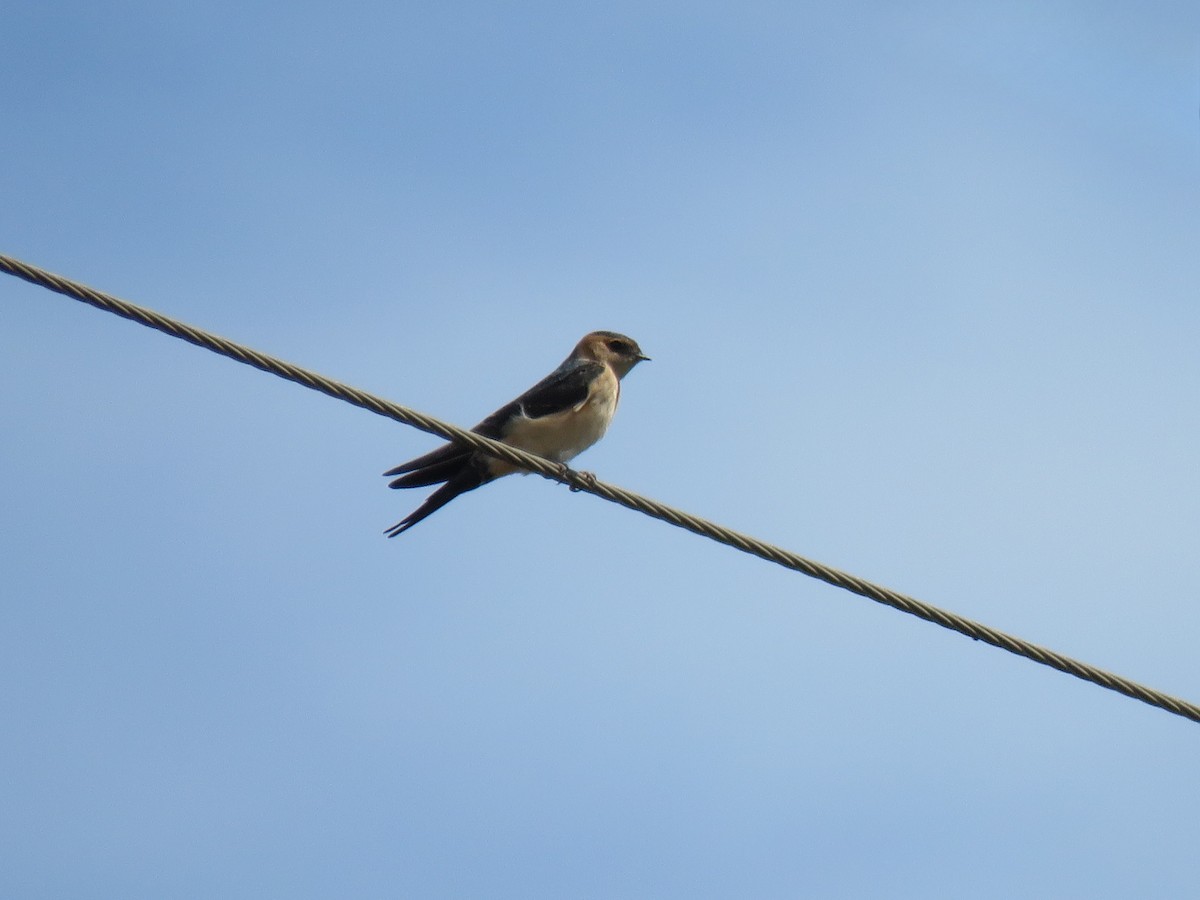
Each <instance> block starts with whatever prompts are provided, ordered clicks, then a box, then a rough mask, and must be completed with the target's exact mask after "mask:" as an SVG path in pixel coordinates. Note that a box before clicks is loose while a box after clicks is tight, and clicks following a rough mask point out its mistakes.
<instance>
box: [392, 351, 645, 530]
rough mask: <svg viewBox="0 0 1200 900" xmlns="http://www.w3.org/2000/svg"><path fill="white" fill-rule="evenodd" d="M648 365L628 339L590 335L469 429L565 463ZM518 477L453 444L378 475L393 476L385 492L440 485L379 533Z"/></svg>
mask: <svg viewBox="0 0 1200 900" xmlns="http://www.w3.org/2000/svg"><path fill="white" fill-rule="evenodd" d="M649 358H650V357H648V356H644V355H643V354H642V348H641V347H639V346H638V345H637V341H635V340H633V339H632V338H628V337H625V335H623V334H617V333H616V332H615V331H593V332H592V333H591V334H588V335H585V336H584V338H583V339H582V340H581V341H580V342H579V343H578V344H576V345H575V349H574V350H572V351H571V355H570V356H568V357H567V358H566V359H565V360H563V363H562V365H560V366H559V367H558V368H557V369H555V370H554V371H553V372H551V373H550V374H549V375H547V376H546V377H545V378H543V379H542V380H541V381H539V382H538V383H537V384H535V385H534V386H533V387H531V388H530V389H529V390H527V391H526V392H525V393H523V394H522V395H521V396H520V397H518V398H517V399H516V400H513V401H512V402H511V403H509V404H507V405H505V406H502V407H500V408H499V409H498V410H496V411H495V412H494V413H492V414H491V415H490V416H488V417H487V418H486V419H484V420H483V421H482V422H480V423H479V424H478V425H476V426H475V427H474V428H472V429H471V430H472V431H474V432H476V433H478V434H482V435H484V436H485V437H490V438H494V439H495V440H498V441H503V442H504V443H506V444H511V445H512V446H514V447H519V448H520V449H522V450H527V451H529V452H530V453H534V454H537V455H538V456H541V457H544V458H545V459H549V460H552V461H553V462H559V463H564V464H565V463H567V462H569V461H570V460H572V459H574V458H575V457H576V456H578V455H579V454H580V453H582V452H583V451H584V450H586V449H587V448H588V447H590V446H592V444H594V443H596V441H598V440H600V438H602V437H603V436H604V432H605V431H606V430H607V429H608V423H609V422H611V421H612V417H613V413H615V412H616V410H617V401H618V400H619V399H620V396H621V379H622V378H624V377H625V376H626V375H628V374H629V370H630V369H632V368H633V367H634V366H636V365H637V364H638V363H640V362H645V361H646V360H648V359H649ZM517 471H520V468H519V467H518V466H515V465H513V464H512V463H510V462H505V461H504V460H501V459H497V458H496V457H494V456H489V455H488V454H486V453H480V452H479V451H477V450H472V449H470V448H469V447H463V446H461V445H459V444H454V443H451V444H447V445H446V446H445V447H439V448H438V449H437V450H434V451H433V452H432V453H426V454H425V455H424V456H418V457H417V458H416V459H414V460H410V461H409V462H406V463H404V464H403V465H399V466H396V468H394V469H388V471H386V472H384V473H383V474H384V475H385V476H388V477H391V476H394V475H399V476H400V477H399V478H397V479H396V480H395V481H393V482H391V483H390V484H389V485H388V487H393V488H415V487H429V486H430V485H433V484H441V485H442V486H441V487H440V488H438V489H437V490H436V491H434V492H433V493H432V494H430V495H429V497H428V498H426V500H425V502H424V503H422V504H421V505H420V506H419V507H417V509H416V510H414V511H413V512H412V513H410V514H409V515H407V516H406V517H405V518H403V519H401V520H400V521H399V522H397V523H396V524H395V525H393V526H392V527H391V528H389V529H387V531H385V532H384V534H386V535H387V536H388V537H395V536H396V535H398V534H402V533H403V532H405V531H407V530H408V529H410V528H412V527H413V526H414V525H416V524H417V523H418V522H420V521H421V520H422V519H424V518H425V517H426V516H428V515H430V514H431V513H434V512H436V511H437V510H439V509H441V508H442V507H443V506H445V505H446V504H447V503H449V502H450V501H451V500H453V499H454V498H455V497H457V496H458V495H459V494H463V493H466V492H467V491H472V490H474V489H475V488H477V487H479V486H480V485H484V484H487V483H488V482H489V481H495V480H496V479H497V478H500V477H501V476H504V475H508V474H510V473H512V472H517Z"/></svg>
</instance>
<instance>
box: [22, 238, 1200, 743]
mask: <svg viewBox="0 0 1200 900" xmlns="http://www.w3.org/2000/svg"><path fill="white" fill-rule="evenodd" d="M0 270H3V271H5V272H7V273H8V274H10V275H15V276H16V277H18V278H22V279H24V280H25V281H28V282H30V283H32V284H36V285H40V286H41V287H44V288H48V289H49V290H52V291H56V292H57V293H60V294H65V295H66V296H68V297H72V298H74V299H76V300H80V301H82V302H84V303H88V304H90V305H92V306H95V307H97V308H99V309H103V310H106V311H108V312H111V313H116V314H117V315H118V316H122V317H124V318H126V319H132V320H133V321H135V322H139V323H141V324H142V325H145V326H147V327H149V328H154V329H157V330H158V331H162V332H165V333H166V334H169V335H172V336H174V337H178V338H182V339H183V340H185V341H188V342H189V343H192V344H195V345H197V346H199V347H204V348H206V349H208V350H211V351H213V352H214V353H219V354H221V355H222V356H227V357H229V358H230V359H235V360H237V361H238V362H242V363H245V364H247V365H250V366H254V367H255V368H256V369H261V370H262V371H264V372H270V373H272V374H274V375H278V376H279V377H280V378H286V379H287V380H288V381H294V382H296V383H297V384H302V385H304V386H305V387H308V388H311V389H313V390H314V391H320V392H321V393H323V394H328V395H329V396H330V397H336V398H337V399H339V400H344V401H346V402H347V403H352V404H353V405H355V406H360V407H362V408H363V409H367V410H370V411H371V412H373V413H376V414H378V415H381V416H386V417H387V418H389V419H395V420H396V421H397V422H403V423H404V424H406V425H411V426H413V427H414V428H419V429H420V430H421V431H425V432H428V433H430V434H436V435H438V436H439V437H443V438H445V439H447V440H450V441H456V442H458V443H461V444H464V445H466V446H469V447H471V448H472V449H475V450H480V451H482V452H484V453H489V454H491V455H493V456H497V457H499V458H501V459H503V460H505V461H507V462H511V463H514V464H515V465H517V466H520V467H522V468H524V469H527V470H529V471H530V472H536V473H537V474H538V475H542V476H544V477H546V478H550V479H552V480H554V481H559V482H562V483H563V484H567V485H570V486H571V488H572V489H573V490H577V491H586V492H587V493H589V494H595V495H596V496H597V497H603V498H604V499H605V500H610V501H612V502H613V503H618V504H620V505H621V506H624V507H627V508H629V509H633V510H637V511H638V512H640V513H645V514H646V515H648V516H652V517H653V518H656V519H661V520H662V521H664V522H670V523H671V524H672V525H676V526H678V527H679V528H684V529H686V530H688V531H690V532H692V533H694V534H698V535H702V536H703V537H706V538H710V539H712V540H714V541H717V542H719V543H722V544H726V545H728V546H730V547H734V548H736V549H738V550H741V551H742V552H744V553H749V554H751V555H753V556H757V557H759V558H760V559H765V560H767V561H769V562H773V563H777V564H778V565H781V566H783V567H785V568H788V569H793V570H795V571H797V572H803V573H804V574H805V575H809V576H811V577H813V578H817V579H820V580H821V581H824V582H826V583H828V584H831V585H833V586H834V587H839V588H842V589H843V590H847V591H850V592H851V593H854V594H858V595H860V596H862V597H867V598H868V599H871V600H874V601H875V602H877V603H882V604H884V605H885V606H890V607H892V608H894V609H898V610H901V611H902V612H906V613H909V614H910V615H914V616H917V617H918V618H921V619H925V620H926V621H928V622H933V623H935V624H937V625H941V626H942V627H943V628H948V629H950V630H951V631H956V632H958V633H959V634H964V635H966V636H967V637H969V638H971V639H972V640H976V641H983V642H984V643H987V644H991V645H992V646H994V647H999V648H1000V649H1002V650H1007V651H1008V652H1009V653H1013V654H1016V655H1017V656H1021V657H1024V658H1025V659H1030V660H1033V661H1034V662H1036V663H1041V664H1042V665H1044V666H1050V667H1051V668H1053V669H1057V670H1058V671H1060V672H1066V673H1067V674H1068V675H1074V676H1075V677H1076V678H1080V679H1083V680H1084V681H1089V682H1091V683H1092V684H1097V685H1099V686H1100V687H1103V688H1107V689H1108V690H1110V691H1116V692H1117V693H1119V694H1124V695H1125V696H1127V697H1132V698H1133V699H1135V700H1141V701H1142V702H1143V703H1148V704H1150V705H1151V706H1155V707H1158V708H1159V709H1163V710H1166V711H1167V712H1170V713H1174V714H1175V715H1177V716H1183V717H1184V718H1187V719H1191V720H1192V721H1194V722H1200V706H1197V705H1196V704H1194V703H1190V702H1188V701H1186V700H1182V699H1180V698H1178V697H1172V696H1171V695H1170V694H1165V693H1163V692H1162V691H1157V690H1155V689H1153V688H1149V687H1146V686H1145V685H1141V684H1138V683H1137V682H1135V681H1130V680H1129V679H1128V678H1124V677H1122V676H1120V675H1114V674H1113V673H1111V672H1107V671H1105V670H1103V669H1100V668H1097V667H1096V666H1093V665H1089V664H1088V663H1085V662H1080V661H1079V660H1076V659H1072V658H1071V657H1069V656H1064V655H1063V654H1061V653H1057V652H1055V651H1054V650H1050V649H1048V648H1046V647H1041V646H1038V645H1037V644H1033V643H1030V642H1029V641H1026V640H1023V639H1021V638H1019V637H1014V636H1013V635H1010V634H1006V633H1005V632H1003V631H998V630H997V629H995V628H990V627H988V626H987V625H983V624H981V623H979V622H975V621H973V620H971V619H968V618H965V617H964V616H960V615H958V614H957V613H952V612H949V611H947V610H944V609H939V608H938V607H936V606H932V605H930V604H928V603H925V602H923V601H921V600H917V599H915V598H913V597H909V596H906V595H905V594H901V593H898V592H896V591H893V590H890V589H888V588H885V587H880V586H879V585H877V584H873V583H871V582H869V581H865V580H863V579H861V578H857V577H855V576H853V575H849V574H847V573H845V572H841V571H839V570H837V569H834V568H831V567H829V566H826V565H823V564H821V563H819V562H814V561H813V560H810V559H806V558H805V557H803V556H800V555H799V554H796V553H792V552H791V551H789V550H784V549H783V548H781V547H776V546H774V545H773V544H768V543H766V542H764V541H760V540H758V539H757V538H753V537H750V536H748V535H745V534H740V533H738V532H736V531H732V530H730V529H728V528H725V527H723V526H721V525H717V524H716V523H714V522H710V521H708V520H707V519H702V518H700V517H699V516H693V515H691V514H689V513H686V512H683V511H681V510H678V509H674V508H673V507H670V506H667V505H665V504H663V503H659V502H658V501H656V500H651V499H649V498H648V497H643V496H641V495H639V494H635V493H633V492H631V491H627V490H625V489H623V488H620V487H617V486H616V485H612V484H606V483H605V482H603V481H599V480H598V479H596V478H594V477H593V476H591V475H588V474H586V473H582V472H577V471H575V470H574V469H570V468H568V467H567V466H564V465H560V464H558V463H553V462H550V461H548V460H545V459H542V458H541V457H538V456H534V455H532V454H530V453H526V452H524V451H523V450H518V449H517V448H515V447H510V446H508V445H507V444H503V443H500V442H499V441H493V440H491V439H490V438H486V437H483V436H482V435H478V434H475V433H474V432H472V431H466V430H465V429H462V428H458V427H457V426H454V425H451V424H449V423H447V422H442V421H440V420H438V419H435V418H433V417H432V416H427V415H425V414H423V413H420V412H417V411H416V410H413V409H409V408H408V407H406V406H401V405H400V404H398V403H393V402H391V401H390V400H384V399H383V398H381V397H376V396H374V395H373V394H368V393H367V392H366V391H360V390H359V389H357V388H354V387H350V386H349V385H345V384H341V383H340V382H337V381H333V380H332V379H329V378H326V377H324V376H323V375H318V374H317V373H315V372H310V371H308V370H307V369H303V368H301V367H300V366H296V365H293V364H292V363H289V362H285V361H283V360H281V359H276V358H275V357H273V356H268V355H267V354H265V353H259V352H258V351H257V350H252V349H250V348H249V347H244V346H242V345H241V344H238V343H235V342H234V341H231V340H228V339H226V338H223V337H219V336H217V335H215V334H211V333H209V332H207V331H204V330H202V329H200V328H196V327H194V326H191V325H186V324H184V323H183V322H180V321H178V320H176V319H172V318H171V317H169V316H165V315H163V314H162V313H158V312H155V311H154V310H150V309H146V308H145V307H141V306H137V305H135V304H133V303H129V302H127V301H125V300H121V299H119V298H117V297H114V296H112V295H111V294H106V293H103V292H102V291H97V290H95V289H93V288H90V287H87V286H86V285H82V284H78V283H77V282H74V281H71V280H69V279H66V278H63V277H61V276H58V275H54V274H53V273H50V272H47V271H45V270H44V269H40V268H38V267H36V266H32V265H30V264H28V263H24V262H21V261H20V260H17V259H13V258H12V257H9V256H4V255H0Z"/></svg>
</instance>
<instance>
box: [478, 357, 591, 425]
mask: <svg viewBox="0 0 1200 900" xmlns="http://www.w3.org/2000/svg"><path fill="white" fill-rule="evenodd" d="M603 372H604V366H603V365H602V364H601V363H598V362H595V361H594V360H590V359H568V360H567V361H566V362H564V363H563V364H562V365H561V366H559V367H558V368H557V369H555V370H554V371H553V372H551V373H550V374H549V375H547V376H546V377H545V378H543V379H542V380H541V381H539V382H538V383H537V384H535V385H534V386H533V387H531V388H530V389H529V390H527V391H526V392H525V393H523V394H522V395H521V396H520V397H518V398H517V399H516V400H514V401H513V402H512V403H509V404H508V405H507V406H504V407H502V408H500V409H498V410H496V411H495V412H494V413H492V414H491V415H490V416H488V417H487V418H486V419H484V420H483V421H482V422H480V423H479V424H478V425H476V426H475V427H474V428H473V429H471V430H472V431H478V432H479V433H480V434H484V435H487V436H488V437H495V438H500V439H503V437H504V426H505V425H506V424H507V423H508V422H510V421H511V420H512V418H513V416H514V415H524V416H525V417H526V418H528V419H540V418H542V417H543V416H551V415H554V413H558V412H562V411H563V410H567V409H570V408H571V407H574V406H578V405H579V404H580V403H582V402H583V401H584V400H586V399H587V396H588V390H589V389H590V388H591V386H592V382H593V381H595V380H596V379H597V378H598V377H600V375H601V374H603Z"/></svg>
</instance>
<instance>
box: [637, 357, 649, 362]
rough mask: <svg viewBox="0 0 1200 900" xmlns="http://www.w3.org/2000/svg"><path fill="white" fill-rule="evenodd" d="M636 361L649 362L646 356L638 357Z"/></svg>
mask: <svg viewBox="0 0 1200 900" xmlns="http://www.w3.org/2000/svg"><path fill="white" fill-rule="evenodd" d="M637 361H638V362H650V357H648V356H639V357H638V358H637Z"/></svg>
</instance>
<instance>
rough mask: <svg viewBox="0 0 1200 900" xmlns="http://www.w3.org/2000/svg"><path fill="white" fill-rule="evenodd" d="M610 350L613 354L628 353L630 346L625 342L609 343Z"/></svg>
mask: <svg viewBox="0 0 1200 900" xmlns="http://www.w3.org/2000/svg"><path fill="white" fill-rule="evenodd" d="M608 349H609V350H611V351H612V352H613V353H628V352H629V345H628V344H626V343H625V342H624V341H609V342H608Z"/></svg>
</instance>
